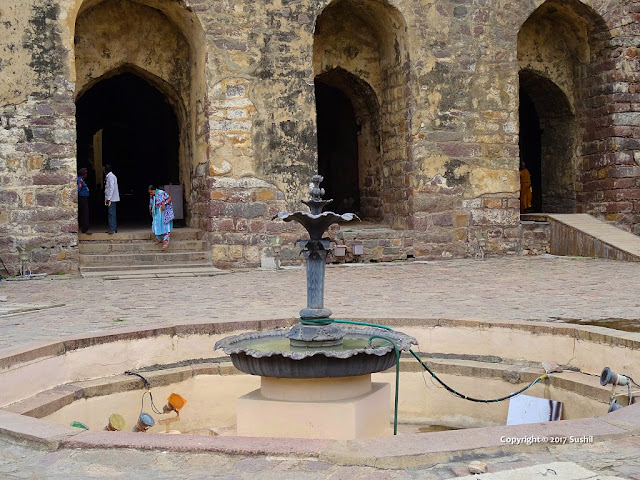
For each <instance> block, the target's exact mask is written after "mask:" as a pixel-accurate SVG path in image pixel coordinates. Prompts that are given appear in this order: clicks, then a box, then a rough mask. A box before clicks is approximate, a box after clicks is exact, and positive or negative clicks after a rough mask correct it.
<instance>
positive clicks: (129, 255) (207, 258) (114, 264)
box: [78, 228, 217, 277]
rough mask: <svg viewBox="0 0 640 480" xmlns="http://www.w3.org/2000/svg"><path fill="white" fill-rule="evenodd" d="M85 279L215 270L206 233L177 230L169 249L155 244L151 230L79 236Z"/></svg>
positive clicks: (184, 229)
mask: <svg viewBox="0 0 640 480" xmlns="http://www.w3.org/2000/svg"><path fill="white" fill-rule="evenodd" d="M78 240H79V247H80V273H81V275H82V276H85V277H88V276H108V275H116V274H118V275H120V274H123V273H124V274H135V273H138V274H148V273H153V272H155V273H158V274H160V273H185V274H188V273H193V274H196V273H201V274H206V273H207V272H209V271H217V269H214V268H213V267H212V262H211V250H210V248H209V245H208V243H207V241H205V240H203V232H202V231H201V230H196V229H193V228H178V229H175V230H173V231H172V232H171V242H170V244H169V248H167V249H166V250H163V249H162V246H161V245H156V244H155V243H154V236H153V235H152V233H151V230H150V229H144V230H131V231H123V232H118V233H116V234H112V235H109V234H107V233H94V234H93V235H85V234H80V235H78Z"/></svg>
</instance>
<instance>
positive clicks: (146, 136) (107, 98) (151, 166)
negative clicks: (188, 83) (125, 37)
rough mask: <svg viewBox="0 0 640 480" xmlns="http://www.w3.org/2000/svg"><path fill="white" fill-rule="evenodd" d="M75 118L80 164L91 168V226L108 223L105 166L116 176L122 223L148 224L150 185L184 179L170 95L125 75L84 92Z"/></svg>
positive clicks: (129, 74) (111, 78)
mask: <svg viewBox="0 0 640 480" xmlns="http://www.w3.org/2000/svg"><path fill="white" fill-rule="evenodd" d="M76 119H77V133H78V168H80V167H87V168H88V169H89V172H90V173H89V179H88V180H89V182H88V183H89V188H90V189H91V198H90V200H91V208H90V213H91V222H92V224H94V225H102V224H104V223H105V222H106V209H105V207H104V190H102V188H103V186H102V185H103V172H102V171H100V170H101V165H102V166H103V165H106V164H111V165H112V167H113V172H114V173H115V175H116V176H117V177H118V186H119V190H120V199H121V201H120V203H119V204H118V224H119V225H123V224H125V225H126V224H129V225H147V224H149V222H150V220H149V213H148V209H147V207H148V202H149V195H148V193H147V187H148V185H149V184H154V185H165V184H169V183H173V184H178V183H180V178H179V177H180V175H179V148H180V139H179V129H178V121H177V118H176V115H175V112H174V110H173V108H172V107H171V105H169V103H168V102H167V100H166V97H165V96H164V95H163V94H162V93H161V92H160V91H159V90H158V89H156V88H155V87H153V86H152V85H151V84H150V83H148V82H147V81H145V80H143V79H142V78H140V77H139V76H137V75H135V74H133V73H128V72H127V73H122V74H119V75H115V76H113V77H110V78H107V79H105V80H102V81H100V82H99V83H97V84H96V85H94V86H93V87H91V89H90V90H88V91H87V92H86V93H85V94H84V95H82V97H81V98H80V99H79V100H78V102H77V111H76ZM94 146H95V148H94ZM96 149H100V150H101V156H100V154H99V153H96V152H95V150H96ZM100 157H101V162H100V161H99V160H98V159H99V158H100Z"/></svg>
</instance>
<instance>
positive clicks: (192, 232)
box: [78, 228, 204, 243]
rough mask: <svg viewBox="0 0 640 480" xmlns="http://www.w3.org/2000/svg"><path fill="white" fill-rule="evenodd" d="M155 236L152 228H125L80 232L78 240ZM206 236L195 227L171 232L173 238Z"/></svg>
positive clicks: (128, 239) (112, 240) (117, 240)
mask: <svg viewBox="0 0 640 480" xmlns="http://www.w3.org/2000/svg"><path fill="white" fill-rule="evenodd" d="M153 238H154V236H153V233H151V228H147V229H136V230H124V231H120V232H118V233H114V234H111V235H109V234H108V233H104V232H101V233H94V234H92V235H87V234H85V233H80V234H78V240H79V241H80V243H88V242H91V243H93V242H105V241H106V242H109V243H126V242H137V241H143V240H153ZM203 238H204V232H203V231H202V230H198V229H195V228H176V229H175V230H173V231H172V232H171V240H172V241H174V240H202V239H203Z"/></svg>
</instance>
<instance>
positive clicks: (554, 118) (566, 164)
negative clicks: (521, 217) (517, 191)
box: [519, 70, 577, 213]
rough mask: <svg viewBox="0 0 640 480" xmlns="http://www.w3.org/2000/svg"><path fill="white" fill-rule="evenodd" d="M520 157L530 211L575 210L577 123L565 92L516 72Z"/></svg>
mask: <svg viewBox="0 0 640 480" xmlns="http://www.w3.org/2000/svg"><path fill="white" fill-rule="evenodd" d="M519 116H520V159H521V160H522V161H524V163H525V165H526V167H527V169H528V170H529V172H530V174H531V187H532V190H533V199H532V211H533V212H545V213H573V212H575V210H576V181H577V179H576V172H577V156H576V137H577V132H576V129H577V125H576V121H575V117H574V115H573V112H572V111H571V106H570V104H569V100H568V99H567V97H566V95H565V94H564V93H563V92H562V90H561V89H560V88H559V87H558V86H557V85H555V84H554V83H553V82H552V81H551V80H549V79H546V78H544V77H542V76H540V75H538V74H536V73H534V72H531V71H528V70H523V71H521V72H520V108H519Z"/></svg>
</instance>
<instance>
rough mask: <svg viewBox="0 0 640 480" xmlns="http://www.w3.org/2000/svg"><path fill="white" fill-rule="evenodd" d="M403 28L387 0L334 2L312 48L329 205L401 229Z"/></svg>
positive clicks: (404, 209) (404, 201)
mask: <svg viewBox="0 0 640 480" xmlns="http://www.w3.org/2000/svg"><path fill="white" fill-rule="evenodd" d="M405 28H406V25H405V22H404V18H403V17H402V14H401V13H400V12H399V11H398V10H397V9H396V8H395V7H393V6H391V5H390V4H389V3H388V2H387V1H386V0H383V1H373V0H365V1H358V0H335V1H332V2H331V3H330V4H329V5H327V6H326V7H325V8H324V10H323V11H322V13H321V14H320V15H319V16H318V18H317V21H316V28H315V32H314V43H313V69H314V74H315V85H316V110H317V114H318V117H317V120H318V142H319V145H318V162H319V169H320V171H321V172H322V171H324V172H327V177H328V179H331V180H330V181H331V183H332V185H328V182H327V181H326V180H325V184H324V185H323V186H324V188H325V190H328V191H332V192H335V193H334V195H335V196H336V197H337V198H336V200H337V202H336V203H335V204H333V205H331V208H332V209H334V208H338V209H339V211H342V210H346V209H348V208H352V209H353V210H356V211H357V212H358V213H359V215H360V216H361V218H362V219H364V220H369V221H372V222H374V223H378V222H384V223H385V224H386V225H388V226H390V227H394V228H399V229H403V228H406V227H407V219H408V215H407V214H408V197H407V188H406V186H407V185H409V183H410V182H409V173H408V172H410V169H409V168H408V165H407V162H408V159H407V143H406V142H407V131H408V111H409V109H408V99H407V96H406V93H407V91H406V74H407V72H408V68H407V63H408V60H409V57H408V53H407V42H406V39H405V33H406V30H405ZM332 137H333V138H332ZM339 177H342V178H339Z"/></svg>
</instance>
